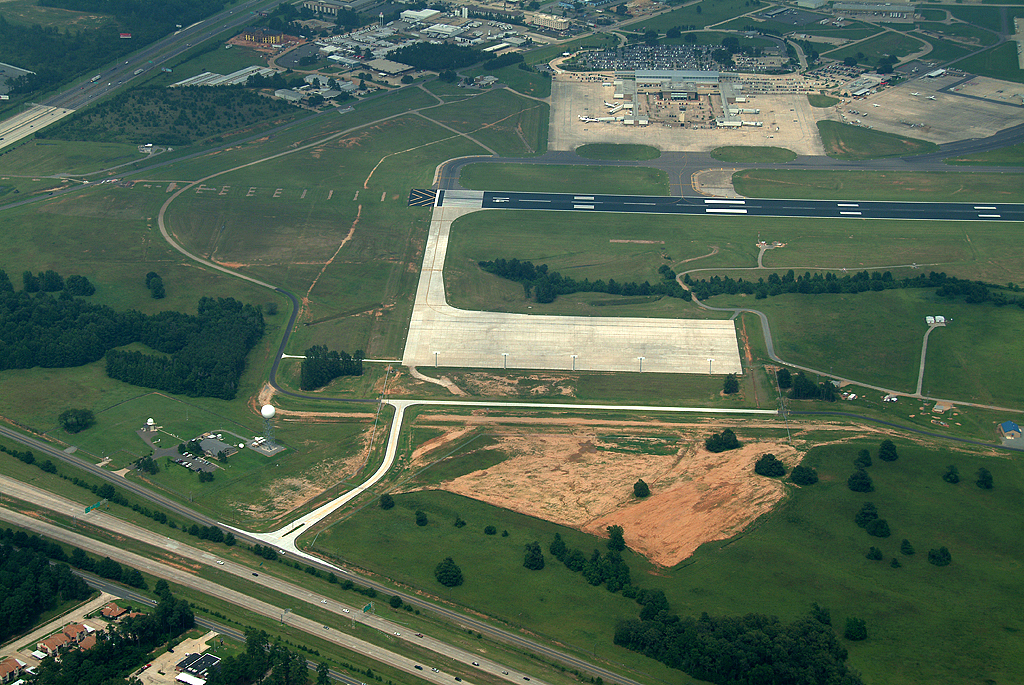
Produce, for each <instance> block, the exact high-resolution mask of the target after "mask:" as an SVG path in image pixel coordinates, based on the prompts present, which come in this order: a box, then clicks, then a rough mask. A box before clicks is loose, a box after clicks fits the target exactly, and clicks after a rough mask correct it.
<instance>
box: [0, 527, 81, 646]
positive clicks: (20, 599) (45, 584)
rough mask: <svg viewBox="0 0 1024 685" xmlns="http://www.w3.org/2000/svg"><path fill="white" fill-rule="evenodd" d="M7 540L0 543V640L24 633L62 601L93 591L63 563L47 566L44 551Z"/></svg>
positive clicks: (47, 562) (47, 561)
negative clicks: (15, 544)
mask: <svg viewBox="0 0 1024 685" xmlns="http://www.w3.org/2000/svg"><path fill="white" fill-rule="evenodd" d="M10 542H11V540H8V541H5V543H4V544H3V545H0V597H2V598H3V600H2V601H0V643H3V642H6V641H7V640H8V639H9V638H11V637H13V636H15V635H21V634H22V633H25V632H27V631H28V630H29V629H30V628H31V627H32V626H34V625H35V624H36V622H37V621H38V620H39V617H40V616H42V615H43V614H44V613H46V612H48V611H52V610H53V609H56V608H57V607H58V606H60V605H61V604H62V603H64V602H68V601H72V600H76V601H80V600H84V599H88V597H89V595H90V594H92V591H91V590H89V586H87V585H86V584H85V581H84V580H82V579H81V578H79V577H78V576H76V575H74V574H73V573H71V569H70V568H69V567H68V566H67V565H66V564H53V565H50V560H49V559H48V558H47V555H46V554H44V553H42V552H38V551H36V550H34V549H27V548H20V549H18V548H15V547H13V546H12V545H11V544H10ZM48 544H53V543H48ZM54 546H55V547H57V549H60V546H59V545H54ZM63 551H64V550H63V549H61V552H63Z"/></svg>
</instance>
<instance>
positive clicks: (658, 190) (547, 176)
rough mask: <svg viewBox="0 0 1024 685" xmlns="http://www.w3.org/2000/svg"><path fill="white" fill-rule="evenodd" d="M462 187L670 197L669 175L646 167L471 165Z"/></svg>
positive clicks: (463, 173) (461, 178)
mask: <svg viewBox="0 0 1024 685" xmlns="http://www.w3.org/2000/svg"><path fill="white" fill-rule="evenodd" d="M459 183H460V185H462V186H464V187H466V188H472V189H474V190H507V191H519V192H533V193H547V192H550V193H572V192H578V193H607V194H612V195H668V175H667V174H666V173H665V172H664V171H662V170H661V169H648V168H646V167H614V166H577V165H573V166H564V165H552V164H536V165H531V164H470V165H468V166H466V167H464V168H463V170H462V176H461V177H460V178H459Z"/></svg>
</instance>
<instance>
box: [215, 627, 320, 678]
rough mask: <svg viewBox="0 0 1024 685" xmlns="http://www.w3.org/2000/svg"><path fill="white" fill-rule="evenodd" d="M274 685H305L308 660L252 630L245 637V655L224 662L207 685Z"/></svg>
mask: <svg viewBox="0 0 1024 685" xmlns="http://www.w3.org/2000/svg"><path fill="white" fill-rule="evenodd" d="M260 681H263V682H266V683H272V684H273V685H306V683H308V682H309V668H308V667H307V666H306V658H305V657H303V656H301V655H300V654H299V653H298V652H293V651H291V650H290V649H288V648H287V647H285V646H284V645H282V644H281V643H280V641H279V640H274V641H271V640H270V636H268V635H267V633H265V632H264V631H262V630H255V629H252V628H250V629H249V630H248V631H246V634H245V651H244V652H242V653H241V654H236V655H232V656H229V657H227V658H225V659H223V660H222V661H221V662H220V666H219V668H217V669H215V670H213V671H211V672H210V674H209V676H208V678H207V681H206V682H207V685H246V684H247V683H256V682H260Z"/></svg>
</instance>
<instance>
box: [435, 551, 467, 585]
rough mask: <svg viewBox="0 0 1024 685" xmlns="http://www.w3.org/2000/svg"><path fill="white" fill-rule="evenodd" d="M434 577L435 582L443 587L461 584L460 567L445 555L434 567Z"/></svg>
mask: <svg viewBox="0 0 1024 685" xmlns="http://www.w3.org/2000/svg"><path fill="white" fill-rule="evenodd" d="M434 577H435V578H437V582H439V583H441V585H444V586H445V587H457V586H459V585H462V569H461V568H459V566H458V564H456V563H455V562H454V561H452V558H451V557H446V558H445V560H444V561H442V562H441V563H440V564H438V565H437V568H435V569H434Z"/></svg>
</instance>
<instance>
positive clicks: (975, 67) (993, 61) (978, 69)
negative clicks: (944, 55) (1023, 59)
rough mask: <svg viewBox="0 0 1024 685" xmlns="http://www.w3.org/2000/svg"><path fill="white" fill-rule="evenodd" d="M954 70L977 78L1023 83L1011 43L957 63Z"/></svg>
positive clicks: (1015, 53) (1023, 78) (1014, 48)
mask: <svg viewBox="0 0 1024 685" xmlns="http://www.w3.org/2000/svg"><path fill="white" fill-rule="evenodd" d="M956 68H957V69H963V70H964V71H966V72H968V73H971V74H978V75H979V76H990V77H992V78H996V79H1002V80H1004V81H1013V82H1015V83H1024V70H1021V69H1020V67H1019V66H1018V64H1017V47H1016V43H1014V42H1013V41H1008V42H1006V43H1003V44H1002V45H1000V46H998V47H995V48H991V49H989V50H986V51H985V52H982V53H979V54H977V55H974V56H973V57H968V58H967V59H965V60H963V61H962V62H957V63H956Z"/></svg>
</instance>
